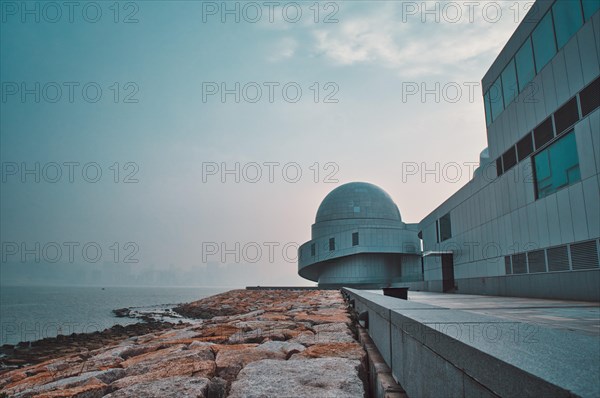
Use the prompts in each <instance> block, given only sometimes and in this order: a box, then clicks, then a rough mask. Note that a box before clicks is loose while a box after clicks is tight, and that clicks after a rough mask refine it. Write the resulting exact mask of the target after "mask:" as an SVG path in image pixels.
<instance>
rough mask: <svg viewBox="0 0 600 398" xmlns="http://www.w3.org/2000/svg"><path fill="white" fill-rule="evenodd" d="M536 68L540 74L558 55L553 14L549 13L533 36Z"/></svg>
mask: <svg viewBox="0 0 600 398" xmlns="http://www.w3.org/2000/svg"><path fill="white" fill-rule="evenodd" d="M531 38H532V41H533V53H534V56H535V66H536V70H537V72H538V73H539V72H540V71H541V70H542V69H543V68H544V66H546V64H547V63H548V62H550V60H551V59H552V58H553V57H554V56H555V55H556V40H555V38H554V26H553V24H552V12H548V13H547V14H546V15H545V16H544V18H542V20H541V21H540V23H539V24H538V26H537V27H536V28H535V30H534V31H533V34H532V35H531Z"/></svg>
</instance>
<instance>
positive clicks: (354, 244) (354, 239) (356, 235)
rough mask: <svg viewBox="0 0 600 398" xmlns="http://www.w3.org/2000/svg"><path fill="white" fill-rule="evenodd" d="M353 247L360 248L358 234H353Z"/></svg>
mask: <svg viewBox="0 0 600 398" xmlns="http://www.w3.org/2000/svg"><path fill="white" fill-rule="evenodd" d="M352 246H358V232H353V233H352Z"/></svg>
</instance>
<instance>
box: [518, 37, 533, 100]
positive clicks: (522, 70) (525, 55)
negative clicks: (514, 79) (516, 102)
mask: <svg viewBox="0 0 600 398" xmlns="http://www.w3.org/2000/svg"><path fill="white" fill-rule="evenodd" d="M515 61H516V64H517V76H518V78H519V91H523V89H525V87H526V86H527V84H529V82H531V80H533V78H534V76H535V64H534V63H533V50H532V48H531V39H529V38H528V39H527V41H526V42H525V44H523V47H521V48H520V49H519V51H518V52H517V55H516V56H515Z"/></svg>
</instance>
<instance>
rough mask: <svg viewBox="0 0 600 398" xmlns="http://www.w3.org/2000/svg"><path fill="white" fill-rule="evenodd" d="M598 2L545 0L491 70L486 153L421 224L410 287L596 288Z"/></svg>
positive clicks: (545, 293)
mask: <svg viewBox="0 0 600 398" xmlns="http://www.w3.org/2000/svg"><path fill="white" fill-rule="evenodd" d="M599 7H600V2H599V1H587V0H584V1H580V0H538V1H537V2H536V3H535V6H534V7H532V9H531V10H530V12H529V14H528V15H527V16H526V17H525V19H524V22H523V23H521V24H520V25H519V27H518V28H517V30H516V32H515V33H514V34H513V35H512V37H511V38H510V40H509V41H508V43H507V44H506V46H505V47H504V49H503V50H502V51H501V53H500V55H499V56H498V58H497V59H496V60H495V61H494V63H493V64H492V66H491V68H490V69H489V71H488V72H487V73H486V75H485V76H484V78H483V81H482V85H483V91H484V100H485V115H486V122H487V139H488V148H487V153H483V154H482V158H481V161H482V164H481V165H480V169H479V171H478V172H477V173H476V174H475V177H474V178H473V179H472V180H471V181H470V182H469V183H468V184H467V185H466V186H464V187H463V188H462V189H460V190H459V191H458V192H457V193H456V194H454V195H453V196H451V197H450V198H449V199H448V200H446V201H445V202H444V203H442V204H441V205H440V206H439V207H438V208H437V209H435V210H434V211H433V212H432V213H431V214H429V215H428V216H427V217H426V218H425V219H423V220H422V221H421V223H420V224H419V229H420V231H421V232H420V236H421V237H422V239H423V250H424V257H423V263H424V282H423V283H422V284H421V285H414V286H413V287H414V288H420V289H423V290H433V291H458V292H460V293H477V294H493V295H509V296H529V297H555V298H570V299H589V300H600V268H599V258H598V253H599V251H600V250H599V241H598V238H599V237H600V188H599V185H600V183H599V177H600V175H599V172H600V110H598V107H599V106H600V80H599V75H600V13H599V12H598V9H599ZM484 152H485V151H484ZM486 155H487V156H486ZM449 252H451V253H452V254H447V253H449Z"/></svg>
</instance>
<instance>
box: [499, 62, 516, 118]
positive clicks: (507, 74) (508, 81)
mask: <svg viewBox="0 0 600 398" xmlns="http://www.w3.org/2000/svg"><path fill="white" fill-rule="evenodd" d="M501 76H502V93H503V94H504V107H505V108H506V107H507V106H508V104H510V103H511V102H512V100H514V99H515V97H516V96H517V94H518V93H519V87H518V85H517V71H516V70H515V60H514V59H511V60H510V63H509V64H508V65H507V66H506V68H504V71H503V72H502V75H501Z"/></svg>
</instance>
